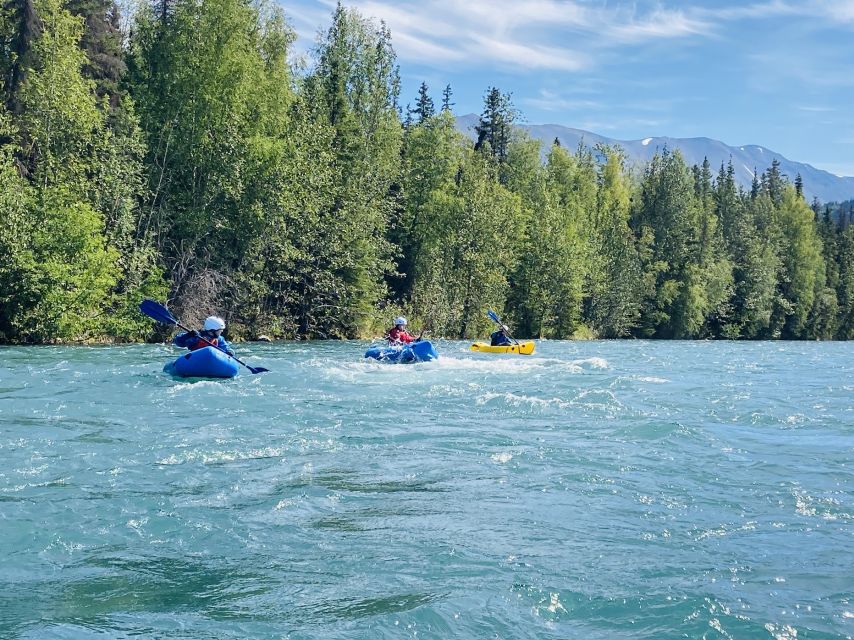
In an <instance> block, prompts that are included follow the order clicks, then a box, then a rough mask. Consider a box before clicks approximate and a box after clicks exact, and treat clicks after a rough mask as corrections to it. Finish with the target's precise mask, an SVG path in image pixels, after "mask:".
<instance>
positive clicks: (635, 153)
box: [457, 113, 854, 202]
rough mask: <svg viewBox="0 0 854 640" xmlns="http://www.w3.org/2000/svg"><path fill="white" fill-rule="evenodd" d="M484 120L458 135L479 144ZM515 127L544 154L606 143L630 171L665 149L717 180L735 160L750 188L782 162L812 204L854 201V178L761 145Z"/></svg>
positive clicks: (461, 121) (471, 117) (460, 122)
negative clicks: (708, 169) (704, 167)
mask: <svg viewBox="0 0 854 640" xmlns="http://www.w3.org/2000/svg"><path fill="white" fill-rule="evenodd" d="M479 118H480V117H479V116H478V115H477V114H474V113H468V114H465V115H462V116H457V129H458V130H460V131H461V132H462V133H464V134H466V135H468V136H469V137H471V138H472V139H476V137H477V134H476V133H475V131H474V127H475V125H476V124H477V123H478V121H479ZM515 126H516V127H517V128H518V129H521V130H523V131H526V132H527V133H528V134H529V135H530V136H531V137H532V138H534V139H535V140H539V141H540V142H541V143H543V145H544V149H547V148H548V146H550V145H551V143H552V142H553V141H554V139H555V138H558V139H559V140H560V143H561V145H563V146H564V147H566V148H568V149H574V148H576V147H577V146H578V144H579V143H580V142H582V141H583V142H584V144H585V146H588V147H593V146H595V145H596V144H598V143H600V142H601V143H603V144H608V145H612V146H620V147H622V148H623V150H624V151H625V152H626V159H627V161H628V163H629V164H630V165H637V166H643V165H644V164H646V163H647V162H649V160H650V159H651V158H652V157H653V155H655V153H656V151H661V149H663V148H664V147H665V146H667V148H668V149H679V151H680V152H681V153H682V156H683V157H684V158H685V162H686V163H687V164H688V165H689V166H691V165H694V164H702V163H703V158H706V157H708V159H709V163H710V164H711V166H712V171H713V172H714V174H717V172H718V169H719V168H720V166H721V164H722V163H723V164H724V165H726V163H727V162H729V160H730V158H732V164H733V168H734V170H735V177H736V180H737V181H738V183H739V184H740V185H742V186H744V187H746V188H749V187H750V184H751V183H752V181H753V170H754V168H755V169H756V170H757V171H758V172H759V173H760V174H761V173H762V172H763V171H765V169H767V168H768V167H770V166H771V162H772V160H774V159H775V158H776V159H777V160H778V161H779V162H780V171H781V172H782V173H783V174H785V175H787V176H788V177H789V179H790V180H791V181H792V182H794V180H795V176H797V175H798V174H799V173H800V174H801V178H802V179H803V182H804V196H805V197H806V198H807V200H812V199H813V198H814V197H817V198H818V199H819V200H820V201H822V202H842V201H844V200H849V199H851V198H854V177H850V176H837V175H835V174H832V173H830V172H829V171H825V170H823V169H818V168H816V167H813V166H812V165H810V164H807V163H805V162H797V161H795V160H789V159H788V158H786V157H785V156H783V155H782V154H780V153H777V152H776V151H773V150H771V149H769V148H768V147H763V146H760V145H756V144H745V145H739V146H730V145H728V144H726V143H724V142H721V141H720V140H715V139H713V138H708V137H696V138H672V137H670V136H650V137H647V138H641V139H638V140H618V139H616V138H609V137H607V136H603V135H599V134H597V133H593V132H591V131H585V130H583V129H575V128H573V127H566V126H563V125H559V124H517V125H515Z"/></svg>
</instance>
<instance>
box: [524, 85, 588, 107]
mask: <svg viewBox="0 0 854 640" xmlns="http://www.w3.org/2000/svg"><path fill="white" fill-rule="evenodd" d="M522 103H523V104H525V105H527V106H530V107H534V108H535V109H540V110H542V111H559V112H570V111H578V110H585V111H586V110H590V109H602V108H603V105H602V103H601V102H598V101H596V100H588V99H578V98H574V97H567V96H562V95H560V94H558V93H555V92H554V91H549V90H548V89H541V90H540V93H539V95H538V96H537V97H536V98H523V99H522Z"/></svg>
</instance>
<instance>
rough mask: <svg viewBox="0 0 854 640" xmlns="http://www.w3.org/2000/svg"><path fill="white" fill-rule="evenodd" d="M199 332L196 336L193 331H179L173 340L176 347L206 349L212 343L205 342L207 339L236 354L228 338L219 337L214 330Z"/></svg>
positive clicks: (231, 353) (227, 351) (229, 353)
mask: <svg viewBox="0 0 854 640" xmlns="http://www.w3.org/2000/svg"><path fill="white" fill-rule="evenodd" d="M198 334H199V335H198V336H195V335H193V332H188V333H179V334H178V335H177V336H175V338H173V340H172V342H173V344H174V345H175V346H176V347H182V348H184V349H189V350H190V351H195V350H196V349H204V348H205V347H209V346H210V345H209V344H208V343H207V342H205V340H207V341H208V342H210V343H211V344H213V345H214V346H216V347H219V348H220V349H222V350H223V351H225V352H226V353H227V354H228V355H230V356H233V355H234V351H232V349H231V345H230V344H228V342H227V341H226V339H225V338H223V337H222V336H220V337H218V338H217V337H216V334H214V333H213V332H210V333H208V332H207V331H199V332H198ZM199 336H201V337H199ZM202 338H205V340H202Z"/></svg>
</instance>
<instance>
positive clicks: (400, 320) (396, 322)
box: [394, 316, 406, 327]
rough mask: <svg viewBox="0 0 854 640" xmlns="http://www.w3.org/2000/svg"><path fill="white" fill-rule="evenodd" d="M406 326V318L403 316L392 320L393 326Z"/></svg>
mask: <svg viewBox="0 0 854 640" xmlns="http://www.w3.org/2000/svg"><path fill="white" fill-rule="evenodd" d="M403 324H406V318H404V317H403V316H398V317H396V318H395V319H394V326H395V327H398V326H400V325H403Z"/></svg>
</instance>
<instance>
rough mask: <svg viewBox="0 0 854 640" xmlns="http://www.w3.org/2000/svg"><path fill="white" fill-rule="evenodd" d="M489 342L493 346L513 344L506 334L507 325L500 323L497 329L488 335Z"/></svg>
mask: <svg viewBox="0 0 854 640" xmlns="http://www.w3.org/2000/svg"><path fill="white" fill-rule="evenodd" d="M489 344H490V345H491V346H493V347H506V346H508V345H511V344H513V341H512V340H511V339H510V336H508V335H507V327H506V326H504V325H503V324H502V325H501V326H500V327H498V331H493V332H492V335H491V336H489Z"/></svg>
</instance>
